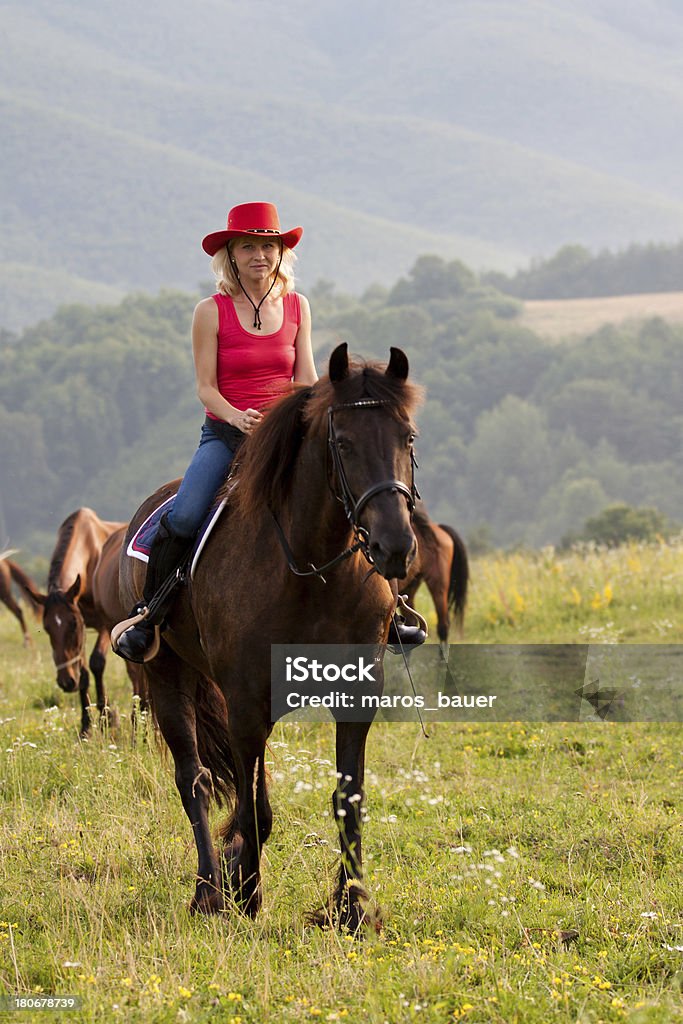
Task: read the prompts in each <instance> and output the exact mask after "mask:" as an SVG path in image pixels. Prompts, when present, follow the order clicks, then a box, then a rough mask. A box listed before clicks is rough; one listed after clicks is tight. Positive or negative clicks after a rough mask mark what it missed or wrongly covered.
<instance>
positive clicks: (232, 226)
mask: <svg viewBox="0 0 683 1024" xmlns="http://www.w3.org/2000/svg"><path fill="white" fill-rule="evenodd" d="M303 233H304V229H303V228H292V230H291V231H280V218H279V217H278V215H277V207H276V206H274V205H273V203H242V205H241V206H233V208H232V210H231V211H230V213H229V214H228V227H227V229H226V230H225V231H213V232H212V233H211V234H210V235H207V236H206V238H205V239H203V241H202V249H203V250H204V252H206V253H208V254H209V256H215V255H216V253H217V252H218V250H219V249H222V248H223V246H224V245H225V244H226V243H227V242H229V241H230V239H231V238H238V237H239V236H240V235H276V236H277V237H278V238H281V239H282V244H283V245H286V246H287V248H288V249H293V248H294V246H295V245H296V244H297V242H298V241H299V239H300V238H301V236H302V235H303Z"/></svg>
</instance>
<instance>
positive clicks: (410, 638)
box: [387, 594, 427, 654]
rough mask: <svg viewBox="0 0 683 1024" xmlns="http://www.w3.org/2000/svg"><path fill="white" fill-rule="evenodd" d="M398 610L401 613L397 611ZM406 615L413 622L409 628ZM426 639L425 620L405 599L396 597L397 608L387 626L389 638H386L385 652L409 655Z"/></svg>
mask: <svg viewBox="0 0 683 1024" xmlns="http://www.w3.org/2000/svg"><path fill="white" fill-rule="evenodd" d="M399 608H400V609H402V611H399ZM405 614H407V615H408V616H409V617H410V618H411V619H413V621H414V623H415V624H414V625H412V626H409V625H408V623H407V622H406V619H405ZM426 639H427V623H426V621H425V619H424V618H423V617H422V616H421V615H420V613H419V612H416V611H415V609H414V608H411V607H410V605H409V604H408V603H407V601H406V598H405V597H402V596H401V595H400V594H399V596H398V601H397V608H396V611H395V612H394V614H393V615H392V617H391V623H390V625H389V636H388V637H387V650H389V651H391V652H392V654H403V653H404V651H405V653H407V654H409V653H410V651H411V650H413V649H414V648H415V647H419V646H420V644H423V643H424V642H425V640H426Z"/></svg>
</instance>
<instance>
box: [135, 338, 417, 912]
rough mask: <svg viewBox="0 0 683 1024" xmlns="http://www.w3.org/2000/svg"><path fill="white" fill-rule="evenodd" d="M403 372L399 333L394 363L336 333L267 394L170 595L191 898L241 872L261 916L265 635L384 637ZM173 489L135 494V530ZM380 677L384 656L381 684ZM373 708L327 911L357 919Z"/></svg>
mask: <svg viewBox="0 0 683 1024" xmlns="http://www.w3.org/2000/svg"><path fill="white" fill-rule="evenodd" d="M407 376H408V361H407V359H406V357H405V355H404V354H403V352H401V351H400V350H399V349H395V348H392V350H391V360H390V362H389V365H388V366H387V367H386V369H384V367H381V368H380V367H377V366H373V365H367V366H349V362H348V356H347V349H346V345H340V346H339V347H338V348H337V349H335V351H334V352H333V353H332V356H331V358H330V363H329V377H328V378H323V379H322V380H320V381H318V382H317V384H314V385H313V386H311V387H305V388H300V389H297V390H295V391H294V392H293V393H292V394H290V395H288V396H286V397H284V398H282V399H281V400H280V401H279V402H278V403H276V404H275V405H274V406H273V407H272V408H271V409H270V411H269V412H268V414H267V415H266V417H265V418H264V420H263V422H262V423H261V424H259V426H258V428H257V429H256V430H255V431H254V432H253V434H251V435H249V437H248V438H247V440H246V441H245V443H244V445H243V447H242V449H241V453H240V464H239V469H238V472H237V485H236V487H235V489H234V491H232V492H231V496H230V499H229V501H228V504H227V508H226V509H225V511H224V512H223V514H222V515H221V517H220V518H219V519H218V521H217V523H216V525H215V527H214V529H213V531H212V533H211V534H210V536H209V538H208V541H207V543H206V544H205V547H204V550H203V553H202V557H201V559H200V561H199V563H198V565H197V567H196V569H195V572H194V577H193V579H192V581H191V583H190V585H189V587H187V588H183V589H182V590H181V591H180V592H179V594H178V596H177V598H176V600H175V603H174V606H173V608H172V610H171V612H170V613H169V617H168V628H167V629H166V631H165V632H164V633H163V635H162V640H161V647H160V649H159V653H158V654H157V655H156V657H154V658H153V659H152V660H151V661H149V662H147V663H146V664H145V666H144V669H145V673H146V674H147V676H148V679H149V683H150V692H151V698H152V704H153V707H154V712H155V716H156V719H157V722H158V725H159V728H160V730H161V733H162V735H163V736H164V739H165V740H166V742H167V744H168V746H169V748H170V750H171V753H172V755H173V759H174V762H175V780H176V785H177V787H178V791H179V793H180V797H181V800H182V803H183V807H184V809H185V813H186V814H187V816H188V818H189V821H190V824H191V826H192V830H193V832H194V838H195V843H196V846H197V855H198V868H197V876H196V887H195V893H194V896H193V899H192V903H191V910H193V911H199V912H202V913H217V912H220V911H222V910H223V909H224V908H225V906H226V902H227V899H228V890H229V889H232V893H233V894H234V898H235V900H236V902H237V904H238V905H239V906H240V907H241V908H242V910H243V911H244V912H245V913H247V914H248V915H250V916H253V915H255V914H256V912H257V911H258V909H259V907H260V904H261V884H260V858H261V852H262V849H263V845H264V843H265V842H266V840H267V839H268V837H269V835H270V832H271V828H272V818H273V816H272V810H271V806H270V803H269V800H268V793H267V789H266V777H267V772H266V767H265V752H266V741H267V739H268V736H269V735H270V732H271V730H272V728H273V721H272V713H271V645H272V644H293V643H296V644H321V643H323V644H381V643H384V642H386V639H387V636H388V632H389V623H390V620H391V615H392V612H393V609H394V606H395V597H394V594H393V592H392V586H391V584H390V582H389V580H393V579H400V578H404V577H405V576H406V573H407V569H408V566H409V564H410V562H411V560H412V558H413V557H414V555H415V550H416V543H415V536H414V534H413V531H412V528H411V522H410V514H411V509H412V507H413V501H414V498H413V495H414V491H413V487H412V472H413V450H412V442H413V437H414V429H415V428H414V426H413V424H412V422H411V420H412V412H413V409H414V407H415V404H416V401H417V398H418V389H416V388H415V387H414V386H413V385H412V384H410V383H408V381H407ZM169 491H171V492H172V489H171V488H168V487H166V488H162V489H160V490H159V491H158V492H157V493H156V494H155V495H153V496H152V497H151V498H149V499H148V500H147V501H146V502H145V503H144V504H143V505H142V506H141V508H140V509H139V510H138V512H137V513H136V514H135V516H134V517H133V519H132V521H131V526H130V529H129V533H128V536H129V537H132V536H133V534H134V533H135V531H136V530H137V528H138V527H139V526H140V524H141V523H142V522H144V521H145V519H146V518H147V517H148V516H149V515H150V514H151V513H152V511H153V509H154V508H157V507H158V506H159V505H160V504H161V502H162V501H163V500H164V499H165V498H166V497H168V495H169ZM124 551H125V547H124ZM365 553H367V554H365ZM368 556H370V558H371V559H372V563H370V562H369V561H368ZM316 567H317V568H316ZM323 572H324V576H325V580H326V582H324V581H323V580H322V579H321V575H322V573H323ZM120 576H121V587H122V604H123V605H124V606H131V605H133V604H134V602H135V601H136V600H138V599H139V597H140V594H141V592H142V586H143V577H144V567H143V565H142V564H141V563H140V562H139V561H137V560H135V559H131V558H128V557H126V556H125V555H124V556H122V565H121V572H120ZM381 677H382V664H381V658H380V660H379V662H378V663H377V675H376V679H377V682H378V684H379V685H380V686H381V681H382V679H381ZM371 715H372V712H369V713H368V718H367V720H365V721H363V722H346V721H340V720H337V722H336V735H337V740H336V766H337V779H338V781H337V783H336V785H335V789H334V792H333V795H332V806H333V809H334V816H335V821H336V823H337V827H338V829H339V835H340V845H341V865H340V869H339V875H338V881H337V885H336V888H335V891H334V893H333V896H332V901H331V907H330V909H329V910H326V911H323V912H321V914H320V916H319V920H320V921H321V923H322V922H323V921H324V922H327V921H330V920H335V921H336V922H338V923H339V924H340V925H341V926H343V927H348V928H351V929H354V930H355V929H356V928H358V927H359V926H360V924H361V922H362V921H363V920H364V917H365V911H364V909H363V906H362V900H363V898H364V893H363V888H362V850H361V820H362V813H361V811H362V805H363V780H364V771H365V744H366V738H367V734H368V731H369V729H370V724H371V721H370V719H371ZM339 717H340V718H341V717H342V716H339ZM221 796H223V797H224V798H226V799H227V800H228V801H229V802H230V803H231V805H232V806H233V812H232V814H231V816H230V818H229V820H228V821H227V822H226V823H225V825H224V826H223V828H222V830H221V836H222V839H223V864H224V865H225V873H224V875H223V876H221V871H220V867H219V858H218V856H217V854H216V851H215V849H214V846H213V842H212V838H211V832H210V829H209V821H208V806H209V800H210V798H211V797H218V798H220V797H221Z"/></svg>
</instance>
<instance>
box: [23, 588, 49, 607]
mask: <svg viewBox="0 0 683 1024" xmlns="http://www.w3.org/2000/svg"><path fill="white" fill-rule="evenodd" d="M27 590H28V593H29V594H30V595H31V598H32V600H34V601H35V602H36V604H41V605H43V607H44V606H45V604H46V602H47V594H41V593H40V591H39V590H31V588H30V587H27Z"/></svg>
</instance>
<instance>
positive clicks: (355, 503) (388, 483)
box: [271, 398, 420, 583]
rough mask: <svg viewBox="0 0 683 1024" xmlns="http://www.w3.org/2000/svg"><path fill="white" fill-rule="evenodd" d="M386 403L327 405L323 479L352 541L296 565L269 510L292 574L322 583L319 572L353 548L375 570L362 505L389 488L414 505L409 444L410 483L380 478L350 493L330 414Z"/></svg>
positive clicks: (413, 465) (364, 401)
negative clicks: (324, 558) (317, 560)
mask: <svg viewBox="0 0 683 1024" xmlns="http://www.w3.org/2000/svg"><path fill="white" fill-rule="evenodd" d="M388 404H389V403H388V402H386V401H384V400H382V399H375V398H361V399H359V400H358V401H357V402H343V403H340V404H339V405H331V406H330V407H329V408H328V410H327V452H328V472H327V483H328V486H329V488H330V491H331V492H332V494H333V496H334V497H335V498H336V499H337V501H339V502H340V503H341V504H342V505H343V506H344V512H345V513H346V518H347V519H348V521H349V525H350V526H351V529H352V530H353V536H354V543H353V544H351V545H350V546H349V547H347V548H345V549H344V550H343V551H342V552H341V553H340V554H338V555H337V556H336V557H335V558H332V559H331V560H330V561H329V562H326V563H325V564H324V565H321V566H319V567H318V566H315V565H314V564H313V563H312V562H309V563H308V564H309V566H310V568H309V569H299V568H298V566H297V564H296V560H295V558H294V555H293V553H292V549H291V548H290V546H289V543H288V541H287V538H286V537H285V534H284V531H283V529H282V527H281V526H280V523H279V522H278V519H277V517H276V515H275V513H274V512H272V510H271V514H272V516H273V519H274V521H275V526H276V529H277V533H278V538H279V540H280V544H281V545H282V549H283V551H284V553H285V557H286V559H287V564H288V566H289V568H290V570H291V571H292V572H293V573H294V575H295V576H317V577H319V579H321V580H322V581H323V583H325V582H326V580H325V577H324V576H323V573H324V572H326V571H327V570H329V569H332V568H334V566H336V565H338V564H339V563H340V562H342V561H344V560H345V559H347V558H350V557H351V555H354V554H355V553H356V552H357V551H360V552H361V553H362V554H363V556H364V557H365V559H366V560H367V562H368V563H369V564H370V565H371V566H372V567H373V569H372V570H371V571H375V572H376V571H377V570H376V569H375V568H374V561H373V558H372V555H371V554H370V545H369V535H368V531H367V530H366V529H365V527H363V526H361V524H360V515H361V513H362V511H363V509H364V508H365V507H366V505H367V504H368V503H369V502H370V501H372V499H373V498H374V497H376V495H378V494H381V493H382V492H384V491H391V492H392V493H394V494H402V495H403V496H404V498H405V499H406V502H407V503H408V509H409V510H410V513H411V515H412V513H413V510H414V508H415V501H416V499H417V498H419V497H420V492H419V491H418V489H417V486H416V484H415V469H416V468H417V461H416V459H415V452H414V450H413V447H412V444H411V447H410V485H409V486H408V485H407V484H404V483H403V482H402V481H401V480H382V481H380V482H379V483H376V484H373V485H372V486H371V487H368V488H367V490H365V491H364V492H363V493H362V494H361V496H360V498H355V497H354V495H353V492H352V490H351V487H350V486H349V481H348V477H347V475H346V470H345V469H344V462H343V459H342V455H341V452H340V450H339V441H338V438H337V432H336V430H335V426H334V414H335V413H336V412H339V411H340V410H341V409H378V408H380V407H381V406H384V405H388ZM333 478H336V487H335V486H334V484H333Z"/></svg>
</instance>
